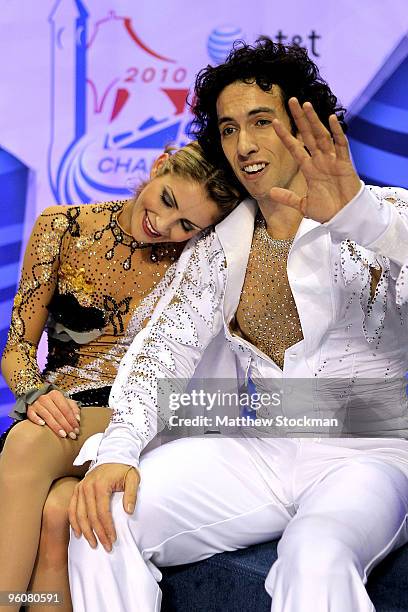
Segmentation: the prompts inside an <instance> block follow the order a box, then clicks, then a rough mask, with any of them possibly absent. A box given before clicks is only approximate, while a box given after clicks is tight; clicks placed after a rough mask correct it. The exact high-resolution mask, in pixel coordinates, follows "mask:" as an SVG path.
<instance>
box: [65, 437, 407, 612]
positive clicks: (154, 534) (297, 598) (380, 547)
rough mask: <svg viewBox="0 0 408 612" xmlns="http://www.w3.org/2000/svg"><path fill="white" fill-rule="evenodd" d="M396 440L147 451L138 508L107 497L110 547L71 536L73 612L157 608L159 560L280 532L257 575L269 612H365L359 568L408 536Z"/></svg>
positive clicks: (364, 570)
mask: <svg viewBox="0 0 408 612" xmlns="http://www.w3.org/2000/svg"><path fill="white" fill-rule="evenodd" d="M344 443H345V441H344V440H343V441H342V443H341V444H344ZM398 445H399V447H400V450H398V449H393V448H391V446H392V444H387V441H383V442H382V443H381V442H380V443H379V442H378V441H377V442H375V444H373V443H370V442H368V441H366V442H365V443H362V445H361V447H360V448H349V447H346V446H341V445H336V444H334V443H333V440H332V441H330V443H325V442H320V441H319V440H310V439H303V440H299V439H295V440H293V439H292V440H282V439H255V438H254V439H242V438H240V439H214V438H212V439H206V438H190V439H184V440H178V441H175V442H170V443H168V444H165V445H163V446H161V447H159V448H156V449H154V450H152V451H149V452H147V453H146V454H145V455H144V456H143V458H142V461H141V465H140V470H141V484H140V489H139V494H138V500H137V504H136V510H135V512H134V514H133V515H132V516H129V515H127V514H126V513H125V512H124V510H123V508H122V494H121V493H115V494H114V495H113V498H112V513H113V520H114V523H115V527H116V531H117V536H118V538H117V541H116V543H115V544H114V546H113V550H112V552H110V553H107V552H106V551H105V550H104V548H103V547H102V546H101V545H100V544H99V545H98V547H97V548H96V549H92V548H91V547H90V546H89V544H88V543H87V541H86V540H85V538H83V537H81V538H80V539H77V538H76V537H75V536H74V535H72V537H71V542H70V549H69V557H70V566H69V568H70V582H71V589H72V596H73V605H74V610H75V612H83V611H86V612H93V611H94V610H98V612H105V611H106V612H112V611H114V612H121V611H123V612H150V611H152V612H153V611H158V610H160V602H161V591H160V589H159V586H158V584H157V581H159V580H160V578H161V573H160V571H159V569H158V567H160V566H166V565H178V564H181V563H190V562H193V561H199V560H201V559H206V558H207V557H210V556H211V555H213V554H215V553H219V552H222V551H227V550H236V549H238V548H244V547H246V546H249V545H251V544H255V543H258V542H265V541H268V540H272V539H274V538H277V537H279V536H281V535H282V534H283V536H282V538H281V540H280V542H279V545H278V560H277V561H276V563H274V565H273V567H272V569H271V570H270V572H269V574H268V576H267V578H266V583H265V588H266V590H267V592H268V593H269V594H270V595H271V597H272V607H271V610H272V611H273V612H300V611H302V612H328V611H329V610H330V612H372V611H373V610H374V607H373V605H372V603H371V601H370V599H369V597H368V595H367V592H366V589H365V587H364V584H365V583H366V580H367V575H368V573H369V572H370V571H371V569H372V568H373V567H374V565H375V564H376V563H378V562H379V561H380V560H381V559H382V558H383V557H385V555H386V554H387V553H389V552H390V551H391V550H393V549H394V548H396V547H398V546H400V545H402V544H404V543H405V542H406V541H407V540H408V534H407V524H406V523H407V512H408V442H403V443H401V442H399V443H398V444H397V446H398ZM356 446H358V442H357V441H356ZM370 446H371V447H370ZM199 609H200V602H197V610H199Z"/></svg>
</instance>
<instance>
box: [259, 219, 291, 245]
mask: <svg viewBox="0 0 408 612" xmlns="http://www.w3.org/2000/svg"><path fill="white" fill-rule="evenodd" d="M255 231H256V233H257V234H258V236H259V237H260V238H261V240H262V242H263V243H264V244H266V245H267V246H269V247H270V248H271V249H272V250H274V251H276V252H286V251H289V249H290V247H291V246H292V244H293V241H294V239H295V238H294V237H293V238H282V239H279V238H272V236H270V235H269V234H268V231H267V229H266V221H265V219H264V218H263V217H260V216H258V217H257V218H256V224H255Z"/></svg>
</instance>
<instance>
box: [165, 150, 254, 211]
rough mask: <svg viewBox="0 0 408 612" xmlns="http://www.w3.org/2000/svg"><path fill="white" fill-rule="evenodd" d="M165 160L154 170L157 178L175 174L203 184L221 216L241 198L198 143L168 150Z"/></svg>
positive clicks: (236, 189) (235, 188)
mask: <svg viewBox="0 0 408 612" xmlns="http://www.w3.org/2000/svg"><path fill="white" fill-rule="evenodd" d="M165 153H169V157H168V159H166V160H165V161H164V162H163V164H162V165H161V166H160V167H159V169H158V170H157V173H156V176H163V175H164V174H175V175H176V176H180V177H183V178H187V179H191V180H193V181H196V182H197V183H199V184H200V185H203V186H204V187H205V189H206V191H207V195H208V197H209V198H210V199H211V200H213V201H214V202H215V203H216V204H217V206H218V207H219V209H220V211H221V214H222V217H225V216H226V215H227V214H228V213H230V212H231V211H232V210H233V209H234V208H235V206H236V205H237V204H238V202H239V201H240V200H241V199H242V195H243V194H242V193H240V191H239V189H238V188H237V186H236V185H232V184H231V182H230V181H228V178H227V176H226V174H225V171H224V170H222V169H221V168H216V167H215V166H213V165H212V164H211V163H210V162H209V161H208V160H207V159H206V158H205V157H204V153H203V150H202V148H201V146H200V145H199V144H198V142H196V141H194V142H189V143H188V144H186V145H184V147H181V148H180V149H176V148H175V147H167V148H166V149H165Z"/></svg>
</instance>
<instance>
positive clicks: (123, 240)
mask: <svg viewBox="0 0 408 612" xmlns="http://www.w3.org/2000/svg"><path fill="white" fill-rule="evenodd" d="M122 208H123V204H114V205H113V206H112V208H111V214H110V218H109V223H108V224H107V225H105V227H103V228H102V229H101V230H98V231H96V232H95V233H94V239H95V240H98V241H99V240H101V239H102V237H103V235H104V233H105V232H107V231H110V232H111V233H112V236H113V246H112V247H111V248H110V249H109V250H108V251H106V253H105V257H106V259H108V260H110V259H112V258H113V256H114V255H115V249H116V247H117V246H118V245H120V244H123V245H125V246H127V247H129V248H130V254H129V256H128V257H127V258H126V259H125V260H124V261H123V262H122V266H123V268H124V269H125V270H130V268H131V266H132V255H133V253H134V252H135V251H136V250H137V249H147V248H151V249H152V254H151V256H150V258H151V260H152V261H157V254H156V253H155V252H154V245H151V244H147V243H145V242H138V241H137V240H135V238H133V236H129V234H127V233H126V232H125V231H124V230H123V229H122V228H121V226H120V225H119V222H118V216H119V213H120V212H121V210H122Z"/></svg>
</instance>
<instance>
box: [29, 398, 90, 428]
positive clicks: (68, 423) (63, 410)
mask: <svg viewBox="0 0 408 612" xmlns="http://www.w3.org/2000/svg"><path fill="white" fill-rule="evenodd" d="M27 418H28V419H29V420H30V421H31V422H32V423H35V424H36V425H45V424H47V425H48V427H49V428H50V429H52V431H53V432H54V433H55V434H57V436H60V437H61V438H66V437H67V435H68V436H69V437H70V438H72V439H73V440H75V439H76V437H77V434H79V421H80V419H81V417H80V412H79V406H78V404H77V403H76V402H74V400H71V399H68V398H67V397H65V395H63V394H62V393H61V391H58V390H57V389H53V390H52V391H49V392H48V393H45V394H44V395H40V397H39V398H38V399H37V400H35V402H33V403H32V404H31V405H30V406H28V408H27Z"/></svg>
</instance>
